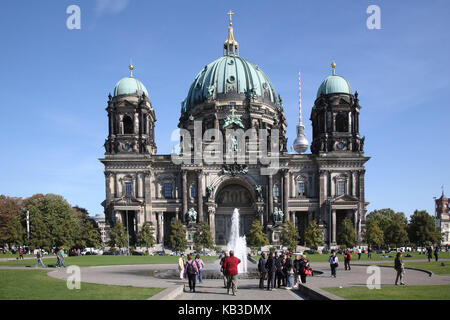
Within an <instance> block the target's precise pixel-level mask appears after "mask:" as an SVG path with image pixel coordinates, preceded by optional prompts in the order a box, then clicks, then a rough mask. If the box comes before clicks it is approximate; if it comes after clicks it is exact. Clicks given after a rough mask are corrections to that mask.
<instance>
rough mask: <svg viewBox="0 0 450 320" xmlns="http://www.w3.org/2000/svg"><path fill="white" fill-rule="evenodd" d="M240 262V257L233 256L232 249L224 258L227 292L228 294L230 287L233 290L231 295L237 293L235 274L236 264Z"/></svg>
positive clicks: (236, 272) (236, 270)
mask: <svg viewBox="0 0 450 320" xmlns="http://www.w3.org/2000/svg"><path fill="white" fill-rule="evenodd" d="M239 263H241V259H239V258H236V257H235V256H234V251H233V250H230V256H229V257H228V258H226V259H225V262H224V263H223V267H224V269H225V270H226V273H227V294H230V287H231V290H232V292H233V296H235V295H236V293H237V279H238V278H237V276H238V264H239Z"/></svg>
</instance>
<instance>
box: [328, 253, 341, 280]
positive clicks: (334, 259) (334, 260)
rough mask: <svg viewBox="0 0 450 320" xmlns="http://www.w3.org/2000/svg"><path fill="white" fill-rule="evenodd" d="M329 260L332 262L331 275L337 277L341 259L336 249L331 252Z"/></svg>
mask: <svg viewBox="0 0 450 320" xmlns="http://www.w3.org/2000/svg"><path fill="white" fill-rule="evenodd" d="M328 262H329V263H330V268H331V276H332V277H335V278H336V269H337V267H338V266H339V259H338V257H337V256H336V251H334V250H333V251H332V252H331V256H330V258H329V259H328Z"/></svg>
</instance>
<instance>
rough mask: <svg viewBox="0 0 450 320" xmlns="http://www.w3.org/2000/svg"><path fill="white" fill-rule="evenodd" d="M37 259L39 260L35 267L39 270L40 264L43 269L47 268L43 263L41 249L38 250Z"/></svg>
mask: <svg viewBox="0 0 450 320" xmlns="http://www.w3.org/2000/svg"><path fill="white" fill-rule="evenodd" d="M36 258H37V262H36V264H35V265H34V267H35V268H37V267H38V265H39V263H40V264H41V265H42V268H45V265H44V262H42V251H41V248H38V250H37V253H36Z"/></svg>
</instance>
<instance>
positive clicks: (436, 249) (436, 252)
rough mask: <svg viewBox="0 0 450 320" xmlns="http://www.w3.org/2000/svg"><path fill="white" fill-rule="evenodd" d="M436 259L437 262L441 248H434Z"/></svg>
mask: <svg viewBox="0 0 450 320" xmlns="http://www.w3.org/2000/svg"><path fill="white" fill-rule="evenodd" d="M434 258H435V259H436V262H437V261H438V260H439V246H436V247H435V248H434Z"/></svg>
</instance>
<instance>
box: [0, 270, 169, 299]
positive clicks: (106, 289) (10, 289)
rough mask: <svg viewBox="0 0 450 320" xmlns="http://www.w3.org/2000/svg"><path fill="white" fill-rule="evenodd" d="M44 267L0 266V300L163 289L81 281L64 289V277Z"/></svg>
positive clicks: (123, 295)
mask: <svg viewBox="0 0 450 320" xmlns="http://www.w3.org/2000/svg"><path fill="white" fill-rule="evenodd" d="M47 272H48V271H47V270H0V300H145V299H148V298H149V297H151V296H153V295H155V294H157V293H158V292H160V291H162V290H164V289H162V288H137V287H130V286H110V285H101V284H92V283H84V282H82V283H81V288H80V289H79V290H76V289H73V290H69V289H67V285H66V281H64V280H59V279H54V278H51V277H49V276H47Z"/></svg>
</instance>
